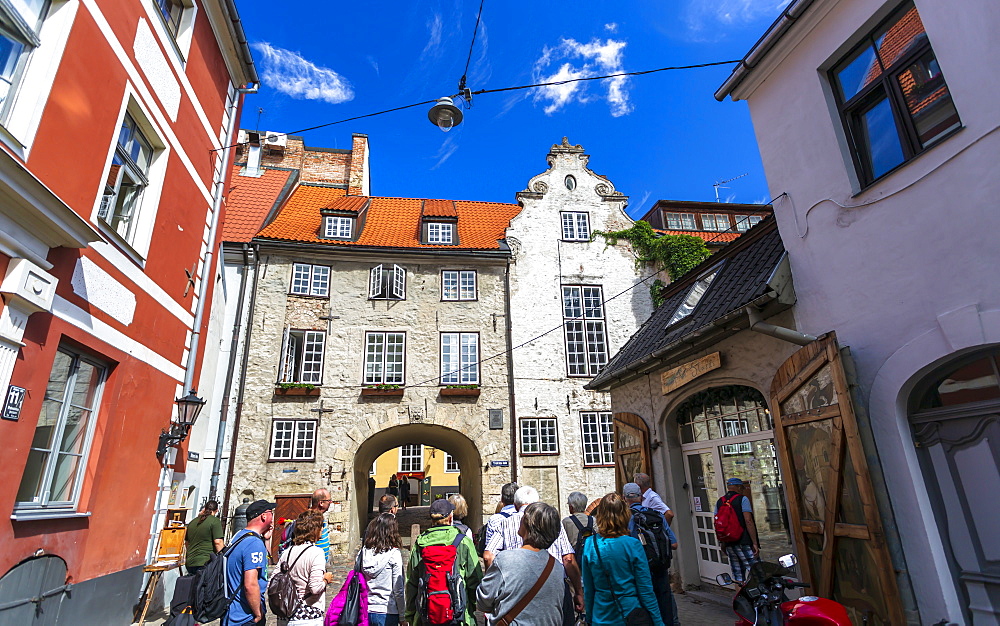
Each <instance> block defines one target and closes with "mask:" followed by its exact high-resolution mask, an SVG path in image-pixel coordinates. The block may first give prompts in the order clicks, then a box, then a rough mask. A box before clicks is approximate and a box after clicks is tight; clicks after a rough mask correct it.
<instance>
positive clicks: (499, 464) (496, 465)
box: [490, 461, 510, 467]
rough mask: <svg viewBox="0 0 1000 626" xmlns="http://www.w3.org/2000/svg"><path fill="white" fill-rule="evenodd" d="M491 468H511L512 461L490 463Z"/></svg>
mask: <svg viewBox="0 0 1000 626" xmlns="http://www.w3.org/2000/svg"><path fill="white" fill-rule="evenodd" d="M490 467H510V461H490Z"/></svg>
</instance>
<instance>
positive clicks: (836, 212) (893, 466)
mask: <svg viewBox="0 0 1000 626" xmlns="http://www.w3.org/2000/svg"><path fill="white" fill-rule="evenodd" d="M916 7H917V10H918V11H919V13H920V16H921V19H922V21H923V24H924V26H925V28H926V30H927V35H928V38H929V40H930V43H931V45H932V46H933V49H934V53H935V55H936V57H937V59H938V62H939V64H940V67H941V69H942V71H943V74H944V77H945V80H946V81H947V85H948V89H949V91H950V92H951V95H952V97H953V99H954V103H955V106H956V108H957V110H958V114H959V116H960V118H961V121H962V124H963V128H962V129H961V130H960V131H958V132H957V133H955V134H954V135H952V136H951V137H949V138H947V139H945V140H943V141H942V142H940V143H939V144H938V145H936V146H933V147H931V148H930V149H928V150H927V151H925V152H924V153H922V154H921V155H919V156H917V157H916V158H914V159H913V160H912V161H910V162H909V163H908V164H906V165H904V166H903V167H901V168H899V169H897V170H896V171H895V172H893V173H890V174H888V175H886V176H885V177H883V178H882V179H880V180H878V181H876V182H875V183H874V184H873V185H871V186H870V187H868V188H867V189H864V190H860V188H859V186H858V183H857V179H856V176H855V174H854V172H853V166H851V164H850V157H849V154H848V153H847V151H846V145H847V144H846V141H845V137H844V131H843V128H842V126H841V122H840V120H839V118H838V117H837V114H836V112H835V109H834V107H833V104H832V102H833V100H832V96H831V93H830V88H829V85H828V82H827V78H826V74H825V72H826V70H827V68H829V67H830V65H832V64H833V63H834V62H836V61H837V60H839V58H840V57H841V56H842V55H843V54H845V53H846V52H847V49H848V47H849V46H850V45H853V44H854V43H856V42H857V41H858V39H859V37H860V36H861V35H863V34H864V33H865V32H866V31H867V30H868V29H869V28H871V27H872V26H874V24H875V23H876V22H877V21H878V20H879V19H881V18H882V17H884V16H885V15H887V13H888V11H890V10H891V9H893V8H895V5H893V4H890V5H884V3H883V2H881V1H880V0H855V1H852V2H839V3H834V2H829V1H824V2H818V3H817V4H816V6H815V7H814V8H813V9H810V11H809V12H807V15H806V16H805V17H804V18H803V19H802V23H801V24H800V25H797V29H796V30H795V31H794V34H790V35H789V36H786V37H785V38H784V39H783V41H782V42H781V43H780V44H779V45H778V47H777V48H776V49H775V51H774V52H772V54H771V55H770V56H769V57H768V59H767V60H766V61H765V62H764V63H763V64H762V65H761V66H760V69H758V71H757V72H755V73H754V74H753V75H752V76H751V79H750V80H748V81H747V83H746V84H745V86H744V87H741V88H740V89H739V90H738V93H737V95H738V96H739V97H741V98H744V99H747V100H748V101H749V104H750V109H751V113H752V116H753V122H754V128H755V131H756V134H757V138H758V141H759V144H760V152H761V156H762V158H763V162H764V168H765V171H766V172H767V178H768V183H769V186H770V191H771V194H772V195H773V196H777V195H779V194H781V193H787V194H788V195H787V196H786V197H784V198H781V199H779V200H778V201H776V202H775V215H776V216H777V219H778V225H779V229H780V231H781V234H782V239H783V240H784V243H785V247H786V249H787V250H788V253H789V258H790V261H791V266H792V271H793V273H794V275H795V289H796V292H797V294H798V304H797V306H796V319H797V321H798V324H799V328H800V329H801V330H803V331H804V332H808V333H812V334H820V333H822V332H825V331H829V330H836V331H837V335H838V339H839V340H840V342H841V344H842V345H848V346H850V348H851V352H852V355H853V357H854V359H855V362H856V364H857V372H858V380H859V383H860V391H861V395H862V396H863V398H864V399H865V401H866V402H867V405H868V406H867V409H868V411H869V413H870V414H871V419H872V425H873V431H874V435H875V440H876V442H877V445H878V449H879V456H880V459H881V463H882V466H883V467H884V469H885V473H886V480H887V482H888V484H889V491H890V495H891V498H892V499H893V501H894V503H895V507H896V509H897V520H898V523H899V533H900V536H901V538H902V542H903V547H904V550H905V552H906V555H907V560H908V562H909V563H911V564H913V565H917V564H919V567H911V568H910V569H911V571H912V572H913V583H914V591H915V595H916V597H917V599H918V603H919V605H920V609H921V613H922V614H926V615H927V616H934V619H938V618H940V616H943V615H948V616H949V617H950V619H952V620H955V619H958V616H959V615H960V614H961V611H960V608H959V602H960V600H959V599H958V597H957V596H956V595H955V592H954V587H953V584H952V582H951V580H950V574H948V571H949V567H948V564H947V561H946V560H945V558H944V553H943V551H942V548H941V540H940V537H939V536H938V532H937V527H936V524H935V521H934V512H933V510H932V507H931V505H930V500H929V499H928V496H927V493H926V490H925V486H924V484H923V479H922V478H921V472H920V468H919V466H918V464H917V462H916V455H915V450H914V447H913V442H912V437H911V435H910V430H909V426H908V423H907V421H906V415H905V404H906V400H907V397H906V395H907V394H908V393H909V390H910V388H912V385H913V382H914V381H915V378H916V376H917V375H918V373H919V372H921V371H922V370H926V368H927V367H928V366H929V364H931V363H933V362H935V361H939V360H941V359H944V358H947V357H948V355H950V354H952V355H953V354H955V353H957V352H959V351H962V350H965V349H968V348H970V347H974V346H977V345H984V344H989V343H996V342H1000V290H998V289H996V285H997V279H996V267H997V264H998V262H1000V252H998V247H997V245H996V242H995V237H994V233H996V232H997V231H998V229H1000V213H998V212H997V211H996V197H997V196H998V192H1000V183H998V182H997V178H996V175H995V172H996V164H995V161H996V155H997V154H998V152H1000V135H998V134H997V132H996V131H997V128H998V122H1000V112H998V111H997V108H996V105H995V103H996V102H997V100H998V97H1000V77H998V76H997V74H996V73H995V72H984V71H983V60H984V59H991V58H996V56H997V49H996V36H995V34H996V33H997V32H1000V12H998V11H997V8H996V5H995V3H992V2H986V1H984V0H972V1H971V2H966V3H963V4H962V10H961V11H956V10H955V7H954V6H952V5H950V4H948V3H940V2H932V1H929V0H917V2H916ZM819 17H822V20H821V21H820V20H819Z"/></svg>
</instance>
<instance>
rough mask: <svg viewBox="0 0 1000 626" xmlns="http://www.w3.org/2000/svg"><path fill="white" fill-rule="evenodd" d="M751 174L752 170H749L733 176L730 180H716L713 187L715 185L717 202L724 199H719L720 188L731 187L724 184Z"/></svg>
mask: <svg viewBox="0 0 1000 626" xmlns="http://www.w3.org/2000/svg"><path fill="white" fill-rule="evenodd" d="M749 175H750V172H747V173H746V174H740V175H739V176H734V177H732V178H730V179H728V180H720V181H716V183H715V184H714V185H712V186H713V187H715V201H716V202H722V200H719V190H720V189H729V187H723V185H725V184H726V183H731V182H733V181H734V180H738V179H740V178H743V177H744V176H749Z"/></svg>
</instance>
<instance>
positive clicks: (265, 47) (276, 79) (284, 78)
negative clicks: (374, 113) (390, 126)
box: [252, 41, 354, 104]
mask: <svg viewBox="0 0 1000 626" xmlns="http://www.w3.org/2000/svg"><path fill="white" fill-rule="evenodd" d="M252 45H253V48H254V49H255V50H257V51H258V52H259V53H260V54H261V56H262V59H261V61H262V62H261V66H262V67H263V71H262V72H261V80H262V81H263V82H264V84H265V85H267V86H268V87H271V88H273V89H276V90H278V91H280V92H281V93H283V94H285V95H288V96H291V97H292V98H296V99H300V100H322V101H324V102H329V103H330V104H340V103H341V102H347V101H348V100H353V99H354V90H353V89H351V84H350V83H349V82H347V79H346V78H344V77H343V76H341V75H340V74H338V73H337V72H335V71H333V70H331V69H329V68H326V67H319V66H318V65H316V64H315V63H313V62H311V61H307V60H306V59H304V58H302V55H300V54H299V53H297V52H292V51H291V50H284V49H282V48H275V47H274V46H272V45H271V44H269V43H267V42H266V41H261V42H258V43H255V44H252Z"/></svg>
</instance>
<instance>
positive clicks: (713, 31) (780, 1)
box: [683, 0, 791, 39]
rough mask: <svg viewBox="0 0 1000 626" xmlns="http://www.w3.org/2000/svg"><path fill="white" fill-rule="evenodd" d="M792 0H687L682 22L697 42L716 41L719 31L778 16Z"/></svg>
mask: <svg viewBox="0 0 1000 626" xmlns="http://www.w3.org/2000/svg"><path fill="white" fill-rule="evenodd" d="M790 1H791V0H689V2H688V4H687V7H685V9H684V14H683V19H684V23H685V24H686V25H687V27H688V33H689V34H690V35H691V36H693V37H696V38H700V39H718V38H720V37H721V34H720V33H719V32H717V31H718V30H719V29H727V28H732V27H742V26H746V25H748V24H751V23H753V22H756V21H757V20H760V19H764V18H770V19H773V18H775V17H777V16H778V13H779V12H780V11H781V10H782V9H784V8H785V7H786V6H788V3H789V2H790Z"/></svg>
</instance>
